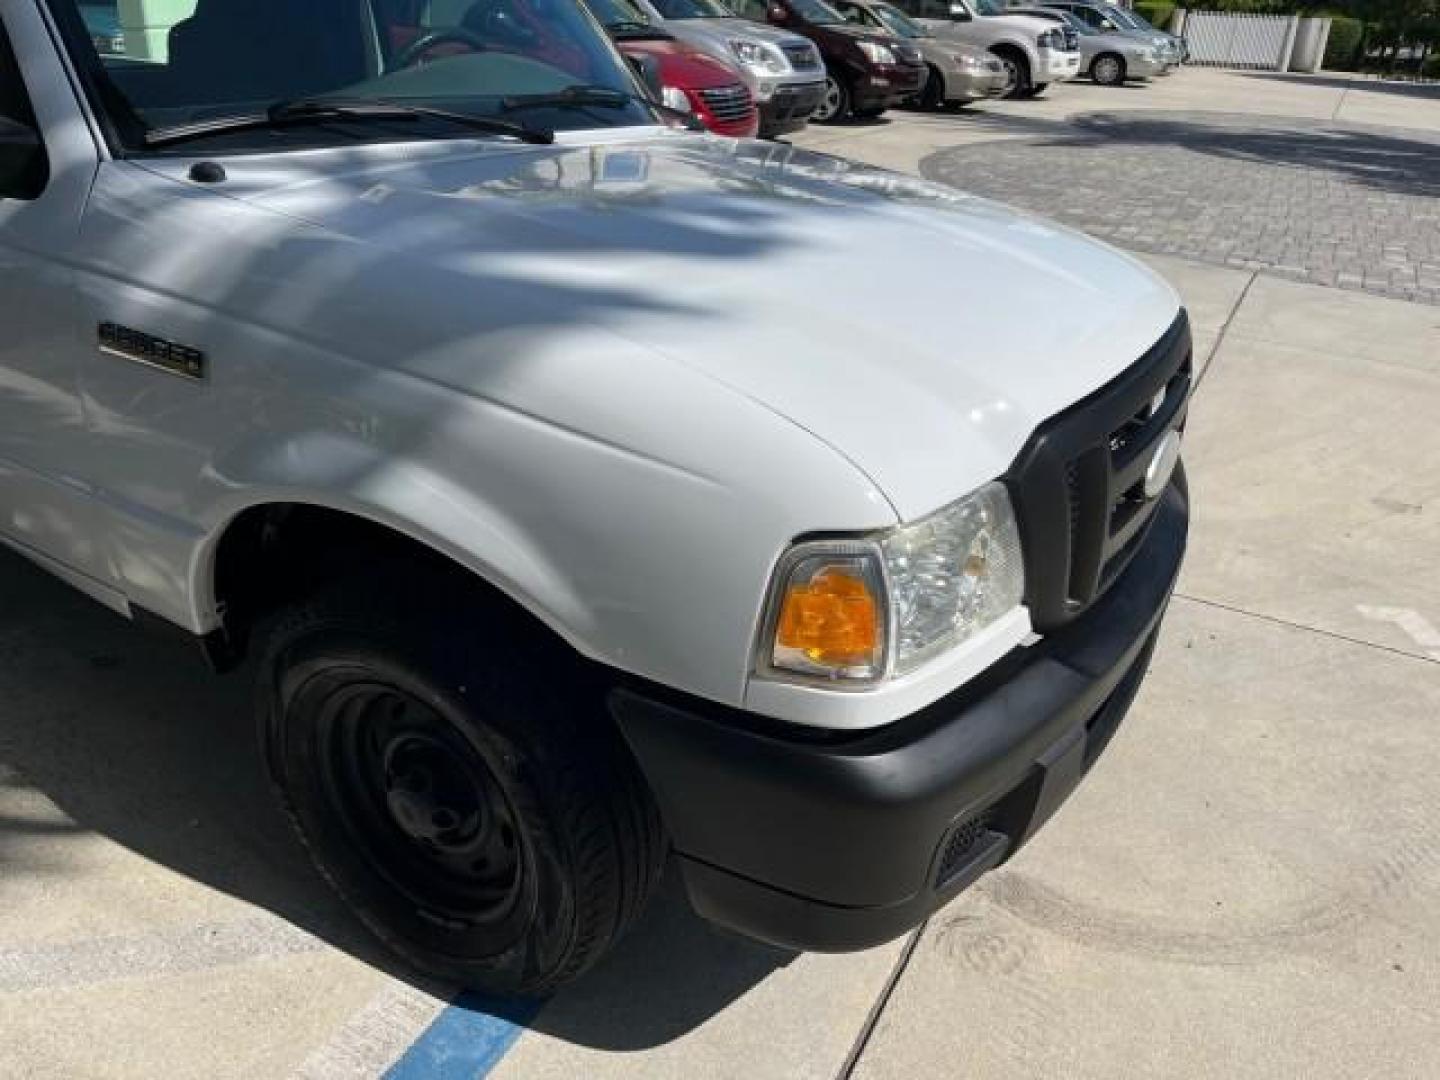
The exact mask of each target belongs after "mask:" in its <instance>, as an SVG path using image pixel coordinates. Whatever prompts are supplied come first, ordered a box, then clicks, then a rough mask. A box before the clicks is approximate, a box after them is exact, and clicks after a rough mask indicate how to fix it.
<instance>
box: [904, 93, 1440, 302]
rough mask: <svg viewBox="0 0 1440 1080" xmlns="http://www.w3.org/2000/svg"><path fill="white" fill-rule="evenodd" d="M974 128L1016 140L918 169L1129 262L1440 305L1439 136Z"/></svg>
mask: <svg viewBox="0 0 1440 1080" xmlns="http://www.w3.org/2000/svg"><path fill="white" fill-rule="evenodd" d="M977 119H979V118H978V117H977ZM982 122H983V123H984V124H986V125H987V126H990V125H992V124H993V125H994V126H995V127H996V128H997V131H996V134H997V135H1001V134H1004V135H1008V136H1010V137H1009V138H1004V139H999V140H997V141H987V142H977V143H972V144H969V145H963V146H957V147H953V148H950V149H946V150H942V151H940V152H938V153H936V154H934V155H932V156H931V157H929V158H927V159H926V160H925V161H924V162H922V163H921V172H922V173H923V174H924V175H925V176H927V177H929V178H930V179H933V180H938V181H941V182H943V183H946V184H950V185H953V186H955V187H959V188H963V189H965V190H967V191H972V192H975V193H977V194H981V195H988V196H991V197H993V198H996V199H1001V200H1003V201H1005V202H1007V203H1011V204H1013V205H1018V206H1023V207H1026V208H1028V209H1031V210H1034V211H1036V212H1038V213H1042V214H1045V215H1046V216H1048V217H1052V218H1056V219H1058V220H1060V221H1064V222H1066V223H1068V224H1071V225H1074V226H1076V227H1077V228H1080V229H1083V230H1085V231H1086V232H1089V233H1093V234H1094V235H1096V236H1101V237H1104V238H1106V239H1108V240H1111V241H1113V242H1115V243H1118V244H1120V245H1122V246H1124V247H1127V248H1131V249H1133V250H1138V251H1150V252H1160V253H1166V254H1178V255H1186V256H1189V257H1191V258H1196V259H1202V260H1205V261H1209V262H1215V263H1219V264H1222V265H1227V266H1235V267H1242V268H1246V269H1253V270H1262V269H1263V270H1268V271H1270V272H1271V273H1274V274H1279V275H1283V276H1286V277H1290V278H1294V279H1296V280H1300V281H1312V282H1316V283H1318V284H1323V285H1333V286H1338V287H1340V288H1350V289H1363V290H1364V291H1366V292H1374V293H1380V294H1382V295H1385V296H1393V297H1398V298H1401V299H1406V300H1420V301H1424V302H1427V303H1432V304H1440V136H1436V135H1434V134H1429V133H1425V132H1412V131H1408V130H1403V129H1397V128H1366V127H1359V126H1355V125H1350V124H1343V123H1335V122H1324V121H1313V120H1310V121H1307V120H1298V119H1295V118H1284V119H1280V118H1270V117H1255V116H1239V115H1226V114H1219V113H1204V112H1150V111H1146V112H1128V113H1091V114H1088V115H1082V116H1077V117H1072V118H1071V119H1069V120H1065V121H1054V120H1042V119H1037V118H1027V117H1021V116H1014V115H1008V116H996V115H993V114H992V115H988V116H986V117H985V118H984V119H983V121H982ZM1017 131H1018V132H1019V133H1020V134H1021V137H1020V138H1015V137H1014V135H1015V134H1016V132H1017Z"/></svg>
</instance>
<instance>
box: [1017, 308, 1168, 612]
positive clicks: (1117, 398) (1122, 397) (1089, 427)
mask: <svg viewBox="0 0 1440 1080" xmlns="http://www.w3.org/2000/svg"><path fill="white" fill-rule="evenodd" d="M1190 388H1191V347H1190V324H1189V320H1188V318H1187V317H1186V315H1185V313H1184V312H1183V311H1182V312H1181V313H1180V315H1179V316H1178V317H1177V318H1176V320H1175V322H1174V324H1172V325H1171V327H1170V329H1169V330H1167V331H1166V333H1165V336H1164V337H1162V338H1161V339H1160V341H1159V342H1157V343H1156V344H1155V346H1154V347H1152V348H1151V349H1150V350H1149V351H1147V352H1146V354H1145V355H1144V356H1143V357H1141V358H1140V360H1139V361H1138V362H1137V363H1136V364H1135V365H1133V366H1132V367H1131V368H1130V369H1129V370H1128V371H1126V372H1125V373H1124V374H1123V375H1121V376H1120V377H1119V378H1118V379H1116V380H1114V381H1113V382H1112V383H1110V384H1109V385H1108V386H1106V387H1104V388H1102V389H1101V390H1099V391H1098V392H1096V393H1095V394H1092V395H1091V396H1090V397H1088V398H1086V399H1085V400H1084V401H1082V402H1080V403H1079V404H1078V405H1075V406H1074V407H1072V408H1071V409H1068V410H1066V411H1065V412H1063V413H1061V414H1060V415H1059V416H1057V417H1055V418H1054V419H1052V420H1050V421H1049V422H1047V423H1046V424H1044V425H1042V426H1041V428H1040V430H1039V431H1038V432H1036V434H1035V436H1034V437H1033V438H1032V439H1031V440H1030V442H1029V443H1028V444H1027V445H1026V448H1025V450H1024V451H1022V452H1021V455H1020V458H1019V459H1018V460H1017V462H1016V464H1015V466H1014V467H1013V468H1012V470H1011V474H1010V476H1009V482H1010V485H1011V492H1012V494H1013V496H1014V498H1015V502H1016V512H1017V514H1018V515H1019V518H1020V531H1021V539H1022V541H1023V542H1024V545H1025V572H1026V580H1027V584H1026V590H1027V595H1026V602H1027V603H1028V604H1029V606H1030V610H1031V616H1032V619H1033V620H1034V623H1035V626H1036V628H1037V629H1038V630H1041V631H1044V630H1047V629H1053V628H1055V627H1057V626H1061V625H1064V624H1065V623H1067V622H1069V621H1070V620H1071V619H1073V618H1075V617H1076V616H1078V615H1079V614H1080V613H1081V612H1083V611H1084V610H1085V609H1086V608H1087V607H1089V606H1090V604H1092V603H1094V602H1095V600H1097V599H1098V598H1099V597H1100V596H1102V595H1103V594H1104V593H1105V590H1106V589H1108V588H1109V587H1110V585H1111V584H1112V583H1113V582H1114V581H1115V579H1116V578H1117V577H1119V576H1120V574H1121V572H1122V571H1123V570H1124V569H1125V567H1126V566H1127V565H1129V562H1130V560H1131V559H1132V558H1133V557H1134V555H1135V552H1136V551H1138V550H1139V548H1140V546H1141V544H1142V543H1143V542H1144V538H1145V534H1146V531H1147V527H1148V526H1149V524H1150V522H1151V520H1152V519H1153V517H1154V512H1155V508H1156V506H1157V505H1158V502H1159V500H1158V499H1155V498H1147V497H1146V494H1145V474H1146V471H1147V469H1148V468H1149V466H1150V463H1151V460H1152V459H1153V457H1154V456H1155V453H1156V448H1157V447H1158V446H1159V444H1160V441H1161V440H1162V439H1164V438H1165V437H1166V435H1167V434H1168V433H1169V432H1171V431H1177V430H1181V429H1183V427H1184V425H1185V413H1186V408H1187V407H1188V405H1189V400H1190Z"/></svg>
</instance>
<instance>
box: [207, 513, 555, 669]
mask: <svg viewBox="0 0 1440 1080" xmlns="http://www.w3.org/2000/svg"><path fill="white" fill-rule="evenodd" d="M212 572H213V584H214V596H215V602H216V608H217V610H218V611H219V612H220V615H221V622H222V626H223V637H224V639H225V643H226V652H227V653H228V656H229V661H230V664H229V666H234V664H236V663H238V662H239V661H241V660H242V659H243V658H244V657H245V655H246V653H247V651H248V649H249V645H250V641H251V639H252V637H253V636H254V633H255V630H256V627H257V625H258V624H260V623H262V622H263V621H264V620H265V618H266V617H267V616H269V615H271V614H273V613H275V612H277V611H279V610H281V609H282V608H285V607H288V606H290V605H292V604H294V603H297V602H299V601H301V600H303V599H305V598H306V597H307V596H309V595H311V594H312V593H314V592H315V591H316V590H317V589H320V588H322V587H324V586H327V585H331V584H333V583H334V582H335V581H337V580H339V579H342V578H344V577H346V576H350V575H358V574H365V575H367V576H369V577H371V578H375V577H380V578H385V577H391V578H394V577H401V576H404V575H407V574H414V573H417V572H419V573H423V574H426V575H429V576H430V577H432V578H433V577H435V576H444V577H445V578H446V579H447V581H449V582H453V584H454V587H455V588H457V589H466V590H470V591H471V592H473V594H474V597H475V600H476V603H477V604H479V605H483V606H484V607H485V609H486V611H487V617H488V618H494V617H504V618H506V619H514V620H517V622H521V623H528V624H531V625H532V626H533V627H535V628H537V629H538V630H540V631H543V633H544V634H545V635H547V636H548V637H550V638H552V639H554V640H555V641H557V642H558V641H559V640H560V638H559V637H558V635H556V634H555V633H554V631H552V630H551V629H550V628H549V627H547V626H545V624H544V623H542V622H541V621H540V620H539V619H537V618H536V617H535V616H534V615H532V614H531V613H530V612H528V611H526V610H525V609H524V608H523V607H522V606H521V605H519V604H518V603H516V602H515V601H514V600H513V599H511V598H510V597H509V596H507V595H506V594H505V593H503V592H501V591H500V590H499V589H497V588H495V587H494V586H493V585H491V584H490V583H489V582H487V581H486V580H485V579H484V578H482V577H480V576H479V575H478V574H476V573H474V572H473V571H472V570H470V569H469V568H467V567H464V566H461V565H460V564H459V563H457V562H455V561H454V560H453V559H451V558H450V557H449V556H447V555H445V554H443V553H442V552H439V551H437V550H436V549H434V548H433V547H430V546H429V545H428V544H425V543H422V542H421V541H418V540H416V539H414V538H413V537H410V536H407V535H405V534H404V533H401V532H397V531H396V530H394V529H392V528H389V527H388V526H385V525H381V524H379V523H377V522H374V521H370V520H368V519H366V518H362V517H358V516H356V515H354V514H349V513H345V512H343V511H338V510H330V509H327V508H324V507H318V506H309V505H305V504H301V503H277V504H269V505H265V506H257V507H252V508H250V509H249V510H246V511H244V512H243V513H242V514H240V515H239V516H238V517H236V518H235V519H234V520H233V521H231V522H230V524H229V525H228V526H227V527H226V529H225V532H224V533H223V534H222V536H221V538H220V541H219V543H218V544H217V545H216V549H215V559H214V564H213V571H212ZM566 648H567V649H568V648H569V646H568V645H567V646H566Z"/></svg>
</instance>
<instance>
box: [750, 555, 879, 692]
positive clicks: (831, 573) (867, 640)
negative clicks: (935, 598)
mask: <svg viewBox="0 0 1440 1080" xmlns="http://www.w3.org/2000/svg"><path fill="white" fill-rule="evenodd" d="M881 625H882V624H881V622H880V610H879V605H878V603H877V602H876V599H875V597H874V595H873V594H872V593H871V591H870V586H869V585H868V584H867V583H866V581H865V579H864V578H862V577H860V576H859V575H858V574H856V573H854V572H852V571H850V570H848V569H845V568H843V567H827V568H825V569H823V570H821V571H820V572H819V573H817V574H816V575H815V576H814V577H812V578H811V579H810V580H809V581H807V582H803V583H794V584H791V585H790V587H789V588H788V589H787V590H786V593H785V600H784V603H783V604H782V605H781V608H780V619H779V622H778V623H777V624H776V627H775V644H776V645H777V646H779V647H780V648H782V649H794V650H796V651H797V652H800V653H803V654H804V656H805V657H806V658H807V659H809V660H810V661H811V662H812V663H815V664H819V665H823V666H826V667H836V668H839V667H850V666H857V665H865V664H870V663H872V662H874V660H875V652H876V648H877V646H878V645H879V643H880V630H881Z"/></svg>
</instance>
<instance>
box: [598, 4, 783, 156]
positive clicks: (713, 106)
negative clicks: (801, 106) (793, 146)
mask: <svg viewBox="0 0 1440 1080" xmlns="http://www.w3.org/2000/svg"><path fill="white" fill-rule="evenodd" d="M586 3H587V5H588V6H589V8H590V10H591V11H592V12H594V14H595V17H596V18H597V19H599V20H600V22H601V23H602V24H604V26H605V29H606V30H607V31H608V32H609V34H610V37H611V38H612V39H613V40H614V42H615V44H616V45H617V46H619V48H620V51H621V52H622V53H624V54H625V57H626V59H629V60H639V61H642V62H644V61H645V60H647V59H648V60H649V61H650V62H651V63H653V64H655V65H656V66H657V67H658V70H659V75H660V84H661V86H662V88H663V93H662V97H661V101H662V103H663V104H665V105H669V106H670V107H671V108H673V109H681V110H683V111H689V112H693V113H694V114H695V115H696V116H697V117H698V118H699V119H700V122H701V123H703V124H704V125H705V126H706V127H707V128H709V129H710V130H711V131H713V132H715V133H716V134H717V135H731V136H734V137H736V138H741V139H752V138H754V137H755V135H756V133H758V132H759V130H760V111H759V110H758V109H757V108H756V107H755V100H754V98H752V97H751V96H750V91H749V89H748V88H747V87H746V85H745V80H744V79H743V78H742V77H741V75H740V73H739V72H738V71H736V70H735V69H734V68H732V67H731V66H730V65H728V64H726V63H725V62H724V61H722V60H717V59H716V58H715V57H713V56H710V55H709V54H708V53H703V52H700V51H699V50H698V49H695V48H693V47H692V46H689V45H686V44H684V43H683V42H680V41H677V40H676V39H675V38H674V37H672V36H671V35H670V34H668V33H666V32H665V31H664V30H662V29H660V27H659V26H657V25H656V24H655V23H652V22H651V21H650V20H649V19H648V18H647V17H646V16H645V13H644V12H642V11H641V10H640V9H639V8H637V7H635V6H633V5H632V4H630V3H629V2H628V0H586Z"/></svg>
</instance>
